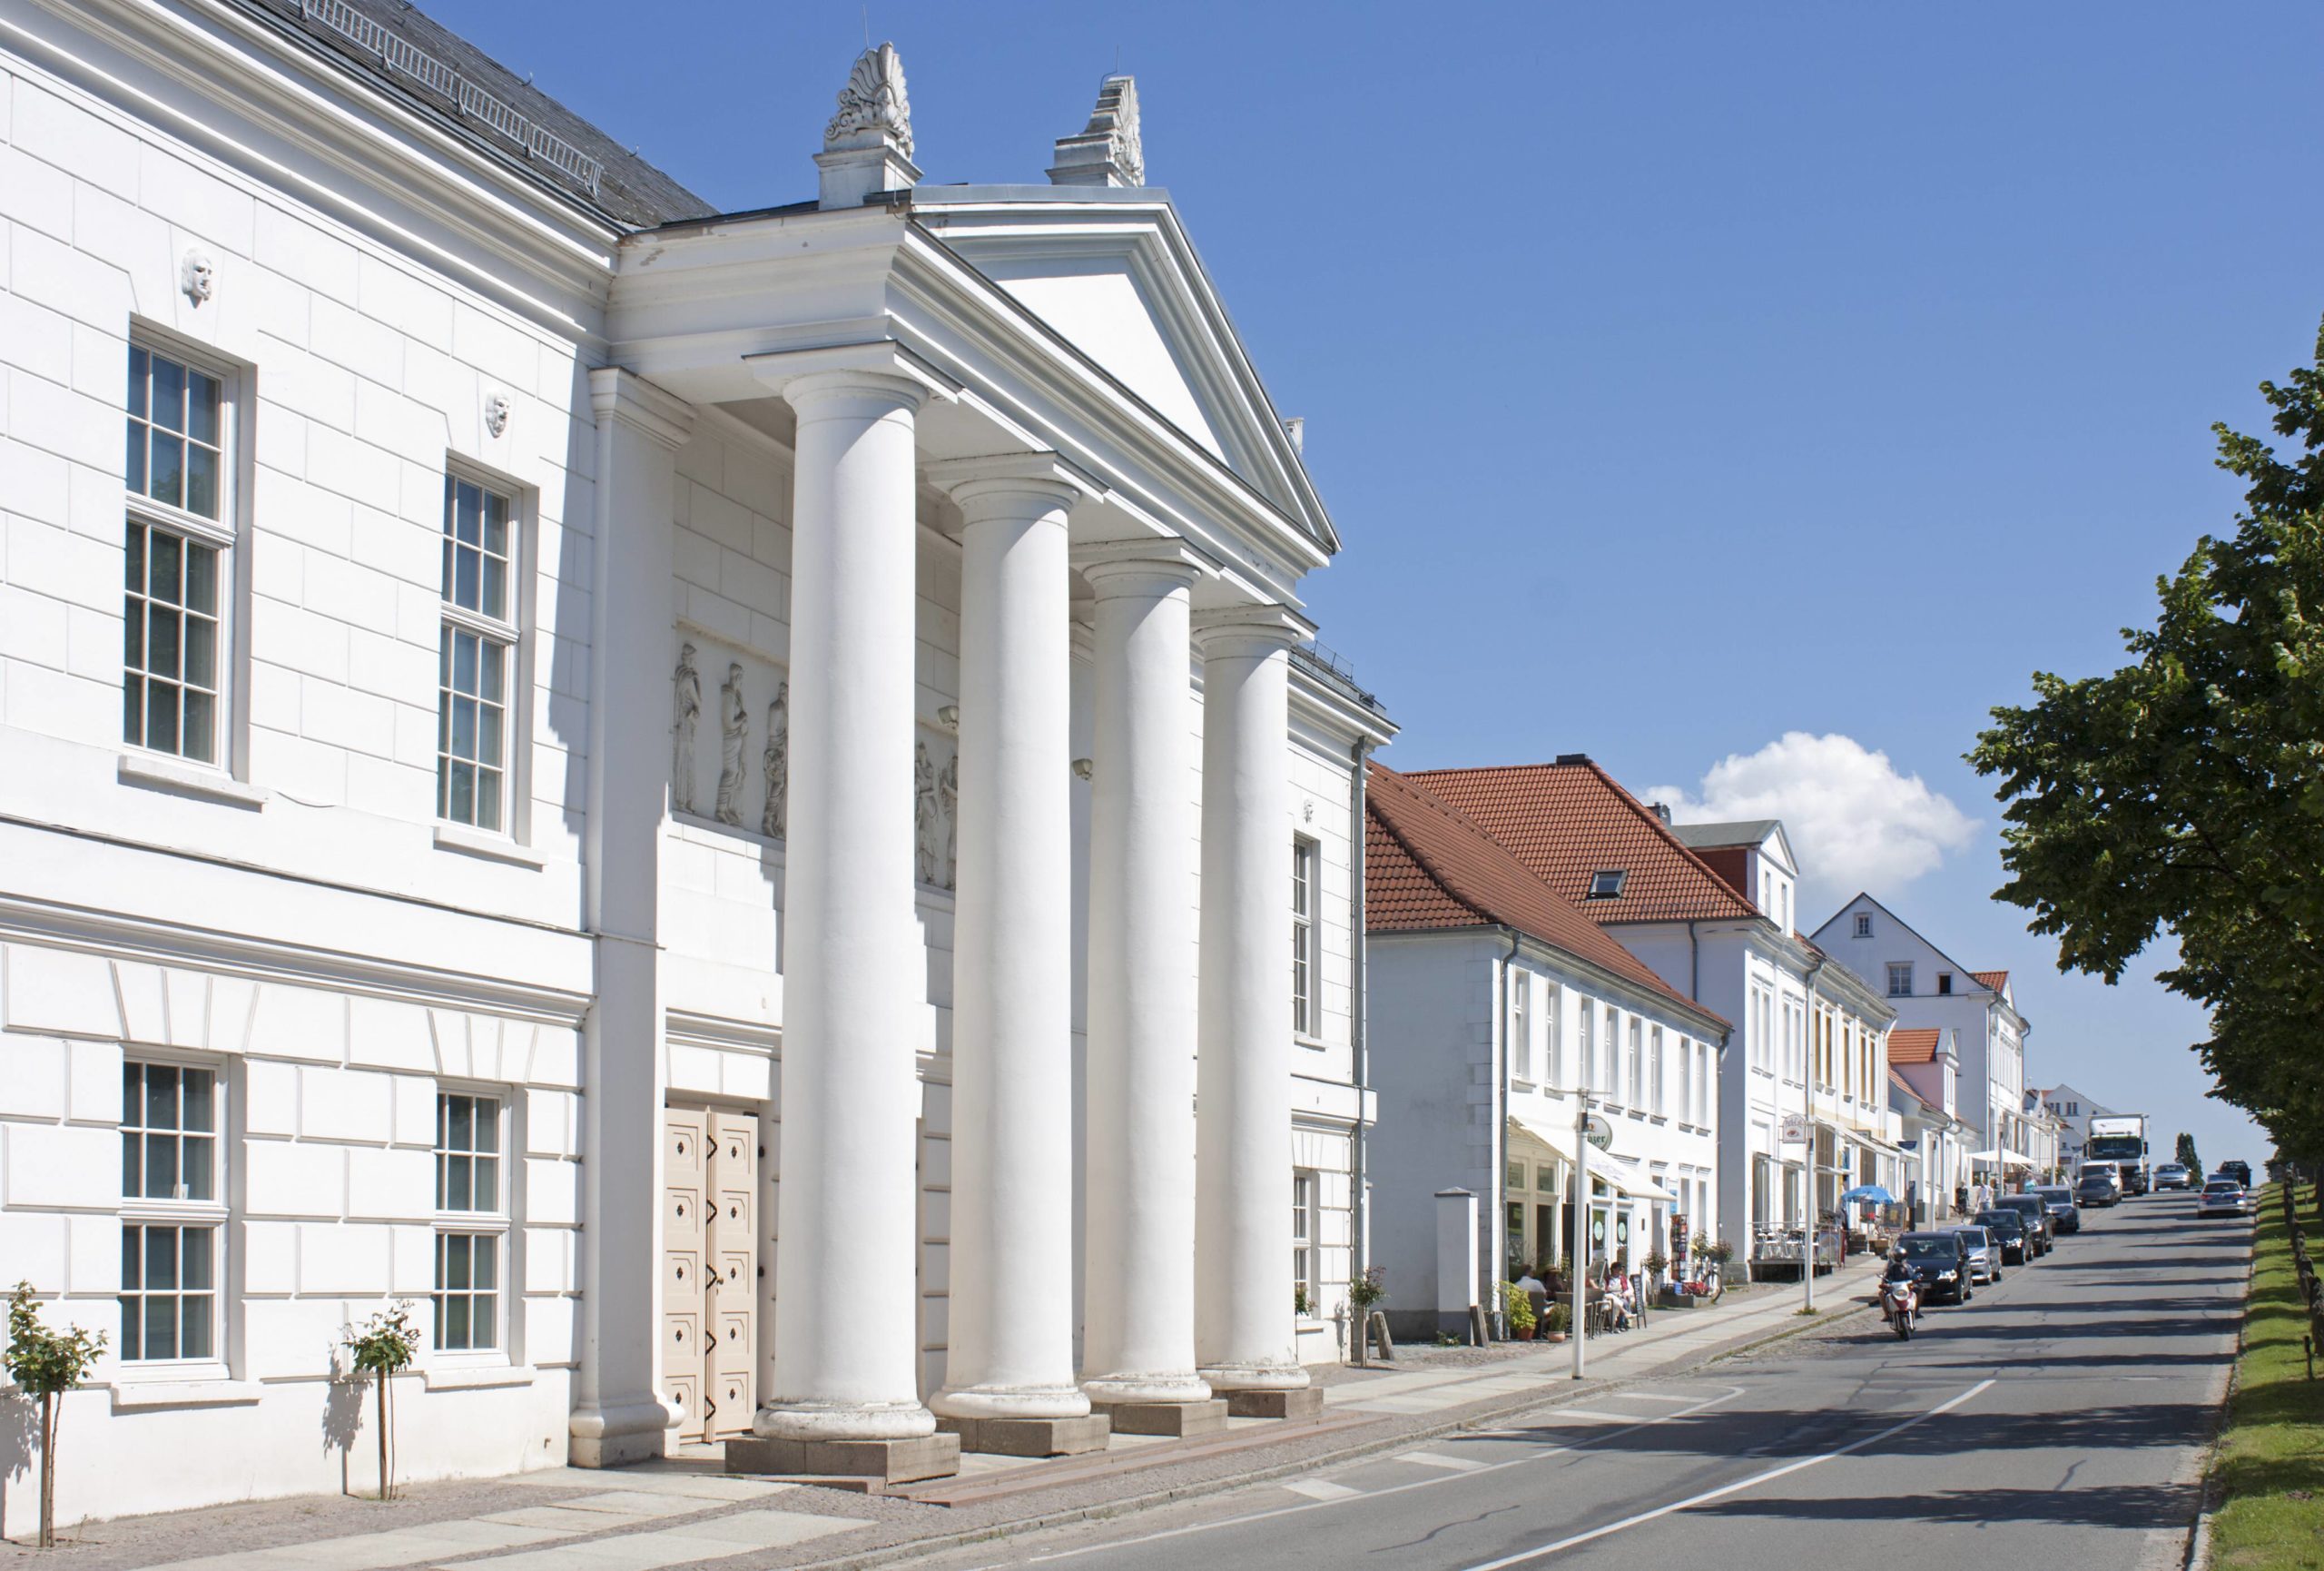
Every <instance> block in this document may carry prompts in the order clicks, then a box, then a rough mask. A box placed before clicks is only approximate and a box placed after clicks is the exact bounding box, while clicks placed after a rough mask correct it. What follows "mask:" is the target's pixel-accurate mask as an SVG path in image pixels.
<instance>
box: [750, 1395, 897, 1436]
mask: <svg viewBox="0 0 2324 1571" xmlns="http://www.w3.org/2000/svg"><path fill="white" fill-rule="evenodd" d="M751 1433H752V1434H753V1435H756V1436H757V1437H758V1438H760V1439H762V1440H918V1439H922V1438H926V1437H927V1436H930V1435H933V1434H934V1433H936V1415H935V1414H933V1413H931V1412H930V1411H929V1410H928V1409H927V1408H923V1407H921V1405H920V1404H919V1403H918V1402H813V1401H773V1402H769V1403H767V1404H765V1405H764V1406H763V1407H761V1408H759V1410H758V1412H757V1413H756V1414H755V1415H754V1416H753V1418H752V1419H751Z"/></svg>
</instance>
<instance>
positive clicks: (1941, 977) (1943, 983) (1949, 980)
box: [1936, 971, 1953, 993]
mask: <svg viewBox="0 0 2324 1571" xmlns="http://www.w3.org/2000/svg"><path fill="white" fill-rule="evenodd" d="M1936 990H1937V992H1939V993H1951V992H1952V991H1953V973H1951V972H1949V971H1940V972H1938V973H1936Z"/></svg>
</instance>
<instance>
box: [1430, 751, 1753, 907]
mask: <svg viewBox="0 0 2324 1571" xmlns="http://www.w3.org/2000/svg"><path fill="white" fill-rule="evenodd" d="M1410 778H1412V779H1413V780H1414V781H1416V782H1417V783H1419V784H1420V785H1423V786H1424V787H1426V788H1427V789H1428V790H1429V791H1431V792H1433V793H1434V794H1435V795H1437V796H1438V797H1440V798H1441V799H1443V801H1444V802H1446V803H1448V804H1450V805H1452V807H1454V808H1456V809H1458V810H1459V811H1460V812H1462V813H1463V814H1465V815H1468V816H1469V817H1470V818H1471V819H1472V820H1474V821H1475V823H1476V824H1477V825H1479V826H1480V827H1482V829H1483V830H1484V832H1485V833H1486V834H1487V835H1491V836H1492V838H1493V839H1495V840H1497V841H1499V842H1500V843H1501V844H1502V845H1504V846H1506V847H1507V848H1508V849H1509V850H1510V851H1511V852H1512V853H1514V854H1515V855H1516V856H1517V858H1518V860H1519V861H1521V862H1522V863H1523V864H1524V865H1526V867H1527V868H1529V869H1530V870H1531V872H1532V873H1533V874H1535V875H1536V876H1537V877H1539V878H1541V880H1543V881H1544V882H1545V883H1547V884H1549V885H1550V887H1551V889H1552V890H1554V891H1555V892H1556V893H1557V894H1560V895H1561V896H1562V897H1563V898H1565V899H1566V900H1569V901H1571V902H1572V903H1574V904H1576V905H1579V906H1580V907H1581V910H1582V912H1583V914H1586V915H1588V916H1589V918H1590V920H1591V921H1593V922H1597V923H1600V924H1611V923H1622V922H1685V921H1689V920H1696V919H1699V920H1706V921H1709V920H1718V919H1721V918H1726V919H1735V918H1748V917H1754V916H1758V914H1759V908H1758V906H1756V905H1754V904H1751V902H1750V901H1748V900H1747V899H1745V898H1744V896H1743V895H1742V894H1740V893H1739V892H1738V891H1737V890H1735V889H1733V888H1731V887H1729V886H1728V884H1727V882H1726V881H1725V880H1724V879H1722V878H1720V877H1719V875H1718V874H1717V873H1715V872H1713V871H1712V870H1711V868H1710V866H1709V865H1708V864H1706V863H1705V862H1704V861H1703V859H1702V858H1701V857H1699V856H1698V855H1695V854H1694V853H1693V852H1692V851H1690V850H1689V849H1688V848H1687V847H1686V845H1683V844H1682V843H1681V842H1680V841H1679V838H1678V837H1677V836H1676V835H1673V834H1672V833H1671V831H1670V826H1669V825H1667V824H1665V823H1663V822H1662V817H1661V815H1659V814H1658V813H1656V812H1655V811H1654V809H1652V808H1651V807H1649V806H1648V805H1646V804H1644V803H1642V802H1640V800H1639V799H1638V798H1637V797H1635V796H1633V795H1630V793H1629V792H1628V791H1626V790H1624V789H1623V788H1622V787H1621V785H1620V783H1619V782H1617V781H1616V780H1615V779H1614V778H1613V776H1610V775H1608V774H1607V773H1606V772H1605V771H1604V770H1603V769H1600V768H1599V767H1598V766H1597V765H1595V764H1593V763H1591V762H1590V761H1589V760H1588V759H1587V758H1580V757H1575V758H1571V759H1568V760H1565V761H1561V762H1559V763H1555V764H1519V765H1510V766H1494V767H1488V768H1482V769H1420V770H1415V771H1413V774H1412V776H1410ZM1617 868H1619V869H1620V870H1621V871H1622V872H1623V873H1625V874H1628V876H1627V878H1626V879H1625V881H1624V883H1623V884H1622V892H1621V894H1619V895H1617V896H1615V897H1613V898H1611V899H1602V900H1591V899H1589V898H1588V896H1589V893H1590V874H1593V873H1598V872H1601V871H1610V870H1612V869H1617Z"/></svg>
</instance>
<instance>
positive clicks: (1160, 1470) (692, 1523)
mask: <svg viewBox="0 0 2324 1571" xmlns="http://www.w3.org/2000/svg"><path fill="white" fill-rule="evenodd" d="M1864 1290H1865V1289H1864V1284H1862V1283H1860V1282H1856V1281H1855V1280H1854V1273H1851V1274H1850V1276H1849V1277H1848V1278H1846V1279H1842V1280H1836V1281H1834V1282H1832V1283H1830V1284H1829V1285H1827V1286H1825V1287H1822V1288H1819V1292H1818V1298H1819V1300H1820V1301H1821V1302H1823V1303H1824V1304H1825V1305H1826V1306H1827V1309H1830V1310H1832V1311H1833V1312H1835V1313H1837V1312H1838V1311H1840V1310H1844V1309H1846V1308H1848V1307H1851V1306H1853V1305H1857V1304H1861V1303H1863V1302H1864V1301H1865V1299H1864ZM1796 1307H1797V1293H1796V1291H1792V1290H1786V1289H1780V1288H1777V1289H1760V1290H1758V1291H1756V1292H1752V1293H1749V1294H1742V1293H1738V1294H1733V1295H1730V1296H1729V1298H1728V1300H1727V1301H1725V1302H1723V1303H1721V1304H1718V1305H1717V1306H1714V1307H1712V1308H1710V1309H1694V1310H1669V1311H1664V1312H1661V1313H1659V1314H1656V1315H1654V1316H1652V1317H1650V1319H1649V1323H1648V1325H1647V1327H1646V1328H1645V1329H1642V1330H1640V1331H1636V1332H1631V1333H1629V1334H1626V1335H1623V1336H1619V1337H1609V1338H1600V1339H1593V1340H1592V1341H1591V1342H1590V1346H1589V1349H1588V1359H1589V1364H1590V1377H1591V1378H1589V1379H1587V1380H1584V1381H1579V1382H1577V1381H1575V1380H1573V1379H1572V1378H1571V1347H1570V1346H1567V1345H1561V1344H1548V1343H1530V1344H1526V1343H1515V1344H1507V1345H1504V1346H1497V1347H1494V1348H1491V1349H1437V1348H1413V1349H1399V1356H1398V1359H1397V1362H1396V1364H1395V1365H1394V1366H1393V1368H1371V1369H1355V1368H1348V1367H1344V1366H1342V1367H1337V1368H1330V1369H1326V1370H1321V1371H1318V1375H1319V1379H1318V1383H1319V1384H1320V1385H1322V1386H1323V1387H1324V1398H1325V1401H1326V1404H1327V1412H1329V1413H1330V1414H1332V1415H1333V1416H1334V1417H1338V1416H1342V1415H1349V1416H1353V1415H1359V1414H1360V1415H1363V1416H1364V1418H1369V1419H1370V1420H1371V1421H1370V1422H1364V1423H1358V1424H1355V1425H1353V1426H1349V1427H1344V1428H1333V1429H1330V1430H1328V1431H1324V1432H1316V1431H1315V1430H1312V1429H1302V1428H1288V1429H1285V1430H1283V1431H1282V1433H1281V1438H1279V1439H1269V1438H1263V1436H1264V1435H1265V1432H1266V1431H1268V1430H1269V1429H1270V1428H1272V1426H1270V1425H1269V1423H1268V1421H1267V1420H1264V1419H1237V1420H1235V1421H1234V1423H1235V1427H1236V1429H1237V1430H1238V1431H1240V1432H1241V1433H1243V1434H1245V1435H1247V1436H1248V1437H1249V1440H1250V1443H1249V1444H1247V1445H1245V1446H1242V1447H1236V1448H1235V1449H1232V1450H1227V1451H1223V1452H1216V1453H1213V1454H1209V1455H1205V1456H1199V1457H1187V1459H1184V1460H1168V1459H1167V1457H1168V1456H1169V1454H1170V1450H1169V1448H1170V1447H1172V1446H1174V1445H1176V1444H1177V1443H1174V1442H1157V1441H1154V1440H1150V1439H1139V1438H1132V1437H1122V1438H1118V1439H1117V1440H1116V1442H1115V1449H1116V1450H1118V1451H1121V1452H1124V1453H1130V1452H1134V1451H1136V1450H1137V1449H1138V1448H1140V1447H1152V1448H1153V1449H1154V1456H1153V1457H1152V1458H1151V1462H1152V1464H1153V1465H1151V1466H1137V1467H1130V1468H1129V1469H1128V1470H1126V1471H1121V1472H1118V1473H1114V1474H1110V1475H1108V1476H1107V1477H1099V1478H1089V1477H1079V1478H1078V1479H1076V1480H1074V1481H1071V1482H1066V1481H1063V1480H1060V1481H1059V1483H1057V1484H1055V1485H1045V1484H1044V1483H1043V1482H1042V1481H1041V1478H1040V1473H1039V1468H1038V1467H1028V1466H1026V1465H1024V1464H1021V1463H1014V1462H1008V1461H1004V1460H1002V1459H1000V1458H991V1457H970V1458H968V1459H967V1466H966V1467H964V1472H966V1471H970V1470H976V1471H981V1472H986V1473H990V1474H995V1475H998V1474H1000V1472H1002V1471H1003V1470H1009V1480H1008V1481H1009V1483H1010V1484H1011V1485H1013V1486H1015V1487H1012V1488H1011V1489H1010V1491H1009V1493H1007V1494H1005V1495H1003V1496H1001V1497H997V1498H990V1499H986V1500H983V1501H980V1502H979V1503H977V1504H973V1505H963V1506H959V1507H950V1508H947V1507H937V1506H931V1505H926V1504H922V1503H920V1502H917V1501H913V1500H910V1499H904V1498H900V1497H878V1496H865V1495H859V1494H853V1493H848V1492H843V1491H840V1490H835V1489H826V1488H818V1487H808V1486H799V1485H793V1484H785V1483H781V1482H776V1481H773V1480H767V1479H757V1478H744V1477H726V1476H724V1474H723V1472H722V1470H721V1468H720V1465H719V1464H718V1463H717V1461H716V1460H714V1459H713V1458H710V1457H704V1458H703V1459H700V1460H687V1459H675V1460H671V1461H667V1462H663V1463H658V1464H654V1465H651V1466H648V1467H629V1468H622V1469H618V1470H613V1471H602V1472H593V1471H584V1470H581V1469H576V1468H554V1469H549V1470H546V1471H541V1472H535V1473H527V1474H522V1475H517V1476H516V1477H507V1478H498V1479H487V1480H468V1481H459V1482H448V1483H433V1484H415V1485H412V1486H409V1487H408V1488H407V1489H406V1490H405V1491H404V1493H403V1494H402V1495H401V1496H400V1497H398V1498H397V1499H394V1500H391V1501H388V1502H385V1503H381V1502H379V1501H373V1500H363V1499H354V1498H348V1497H340V1496H310V1497H300V1498H297V1499H289V1500H275V1501H259V1502H251V1503H248V1504H243V1505H237V1506H222V1507H211V1508H208V1509H204V1510H198V1511H182V1512H172V1513H170V1514H167V1515H163V1516H156V1517H129V1518H123V1519H120V1520H117V1521H112V1522H103V1523H91V1524H87V1525H85V1526H83V1527H76V1528H73V1529H70V1530H68V1531H66V1532H65V1533H64V1535H63V1536H64V1538H66V1539H67V1540H68V1543H69V1546H68V1547H64V1548H63V1549H61V1550H60V1551H59V1552H58V1554H57V1555H55V1556H53V1557H51V1558H50V1559H49V1560H48V1561H47V1562H46V1563H48V1564H54V1565H56V1566H62V1567H70V1568H72V1571H114V1568H116V1567H119V1568H127V1567H145V1566H170V1567H173V1568H177V1571H405V1568H412V1571H420V1568H428V1567H436V1566H462V1567H466V1566H478V1567H480V1568H487V1571H566V1568H571V1571H660V1568H662V1567H665V1566H711V1567H714V1568H715V1571H772V1568H774V1567H801V1566H839V1565H857V1564H874V1563H878V1562H881V1561H884V1560H892V1559H898V1558H903V1557H909V1556H911V1555H912V1554H914V1553H915V1552H916V1551H918V1550H920V1549H922V1548H934V1547H936V1546H940V1545H943V1544H950V1543H956V1542H960V1541H962V1540H964V1539H967V1538H971V1537H975V1536H1000V1535H1002V1534H1004V1533H1007V1532H1009V1531H1012V1530H1019V1529H1023V1528H1026V1527H1031V1526H1034V1525H1037V1524H1045V1523H1054V1522H1059V1521H1068V1520H1072V1519H1074V1518H1076V1517H1092V1516H1105V1515H1113V1514H1117V1513H1119V1512H1123V1511H1128V1510H1135V1509H1137V1508H1139V1507H1142V1506H1146V1505H1151V1504H1155V1503H1158V1502H1161V1501H1165V1500H1173V1499H1183V1498H1186V1497H1190V1496H1195V1495H1200V1494H1205V1493H1208V1492H1211V1491H1213V1490H1216V1489H1221V1488H1227V1487H1235V1486H1236V1485H1238V1484H1242V1483H1246V1482H1248V1481H1251V1480H1253V1479H1256V1478H1263V1477H1269V1476H1272V1475H1274V1474H1277V1473H1286V1474H1287V1473H1290V1472H1294V1471H1298V1470H1304V1469H1308V1468H1312V1467H1315V1466H1317V1465H1318V1464H1319V1463H1321V1462H1324V1461H1326V1460H1329V1459H1332V1458H1335V1457H1351V1456H1359V1455H1363V1454H1364V1453H1366V1452H1368V1451H1371V1450H1375V1449H1388V1448H1391V1447H1399V1446H1406V1445H1409V1444H1411V1443H1412V1442H1413V1440H1415V1439H1420V1438H1427V1437H1430V1436H1433V1435H1438V1434H1443V1433H1445V1432H1447V1431H1448V1430H1452V1429H1455V1428H1466V1427H1471V1426H1475V1425H1481V1424H1490V1423H1492V1422H1493V1421H1494V1420H1495V1419H1496V1418H1502V1417H1506V1416H1507V1415H1509V1414H1511V1413H1513V1412H1517V1411H1520V1410H1522V1409H1525V1408H1538V1407H1540V1406H1541V1405H1542V1404H1543V1403H1545V1402H1551V1401H1564V1400H1571V1399H1576V1398H1581V1397H1584V1396H1587V1395H1590V1394H1591V1393H1595V1392H1601V1391H1604V1390H1606V1389H1608V1388H1610V1387H1611V1386H1615V1385H1618V1384H1620V1383H1621V1382H1623V1381H1625V1380H1633V1379H1640V1378H1646V1377H1648V1376H1650V1375H1655V1374H1667V1373H1669V1371H1671V1370H1672V1369H1674V1368H1686V1367H1689V1366H1691V1365H1694V1364H1699V1363H1700V1362H1702V1361H1704V1360H1706V1359H1711V1358H1715V1357H1718V1356H1720V1355H1721V1354H1732V1353H1734V1352H1736V1351H1737V1350H1738V1349H1746V1348H1748V1347H1749V1346H1750V1345H1752V1344H1753V1343H1755V1342H1758V1341H1762V1340H1764V1339H1768V1338H1770V1337H1777V1336H1786V1335H1788V1334H1790V1333H1793V1332H1795V1331H1797V1330H1798V1329H1802V1321H1801V1319H1799V1318H1798V1317H1797V1316H1796V1315H1795V1314H1794V1310H1795V1309H1796ZM1819 1324H1820V1322H1819ZM1807 1329H1811V1330H1813V1329H1816V1328H1815V1327H1808V1328H1807ZM996 1481H999V1480H998V1479H996ZM19 1557H21V1558H23V1559H25V1560H27V1561H28V1560H30V1559H31V1558H32V1557H33V1552H32V1551H30V1550H28V1549H24V1548H22V1547H20V1546H8V1547H6V1548H0V1561H9V1562H12V1563H13V1562H14V1561H15V1559H17V1558H19Z"/></svg>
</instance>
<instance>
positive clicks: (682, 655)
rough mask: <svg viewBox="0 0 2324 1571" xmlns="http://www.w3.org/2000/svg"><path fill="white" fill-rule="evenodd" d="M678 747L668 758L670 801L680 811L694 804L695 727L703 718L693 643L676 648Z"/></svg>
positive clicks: (699, 676)
mask: <svg viewBox="0 0 2324 1571" xmlns="http://www.w3.org/2000/svg"><path fill="white" fill-rule="evenodd" d="M676 682H677V689H678V694H677V714H676V723H675V730H676V733H677V749H676V753H675V756H673V757H672V759H671V761H670V803H671V805H672V806H674V807H675V808H676V810H677V811H679V812H681V813H691V812H693V811H694V723H695V722H696V721H698V720H700V719H701V718H702V674H701V673H700V672H698V671H696V670H695V669H694V646H693V645H692V644H684V645H681V646H680V647H679V649H678V670H677V676H676Z"/></svg>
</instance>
